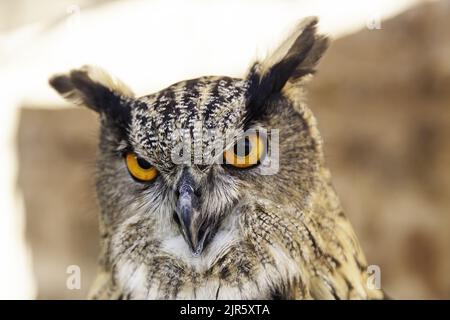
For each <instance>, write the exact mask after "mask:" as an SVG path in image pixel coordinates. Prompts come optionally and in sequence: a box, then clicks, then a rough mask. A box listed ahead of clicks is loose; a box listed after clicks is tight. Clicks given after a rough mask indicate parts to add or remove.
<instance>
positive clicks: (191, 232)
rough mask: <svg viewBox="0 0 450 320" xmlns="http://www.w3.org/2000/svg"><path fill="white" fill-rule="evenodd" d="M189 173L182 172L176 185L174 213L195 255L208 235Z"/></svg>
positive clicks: (206, 222) (200, 250)
mask: <svg viewBox="0 0 450 320" xmlns="http://www.w3.org/2000/svg"><path fill="white" fill-rule="evenodd" d="M194 188H195V185H194V181H193V179H192V177H191V176H190V175H189V173H186V172H184V173H183V176H182V177H181V179H180V183H179V185H178V188H177V189H178V190H177V194H178V199H177V205H176V210H175V211H176V214H177V217H178V221H179V224H180V228H181V232H182V234H183V237H184V239H185V240H186V242H187V243H188V244H189V246H190V248H191V250H192V253H193V254H194V255H195V256H198V255H200V254H201V253H202V252H203V249H204V245H205V242H206V240H207V238H208V237H209V235H210V231H211V229H210V226H209V223H208V221H206V220H205V219H204V218H202V217H201V214H200V210H199V207H200V206H199V198H198V196H197V194H196V193H195V190H194Z"/></svg>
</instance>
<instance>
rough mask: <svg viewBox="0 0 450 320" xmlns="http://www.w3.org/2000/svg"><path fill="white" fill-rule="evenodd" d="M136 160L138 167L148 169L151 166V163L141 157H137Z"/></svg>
mask: <svg viewBox="0 0 450 320" xmlns="http://www.w3.org/2000/svg"><path fill="white" fill-rule="evenodd" d="M136 160H137V163H138V165H139V167H141V168H142V169H150V168H151V167H152V165H151V164H150V163H148V162H147V161H145V160H144V159H142V158H137V159H136Z"/></svg>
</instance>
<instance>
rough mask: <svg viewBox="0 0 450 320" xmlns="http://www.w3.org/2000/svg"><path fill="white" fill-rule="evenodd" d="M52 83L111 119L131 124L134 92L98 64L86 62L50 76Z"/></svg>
mask: <svg viewBox="0 0 450 320" xmlns="http://www.w3.org/2000/svg"><path fill="white" fill-rule="evenodd" d="M49 83H50V85H51V86H52V87H53V88H54V89H55V90H56V91H58V93H59V94H61V96H63V97H64V98H65V99H67V100H69V101H71V102H73V103H75V104H78V105H84V106H86V107H88V108H90V109H92V110H94V111H96V112H98V113H100V114H102V115H105V116H106V117H107V118H108V119H109V120H112V121H113V122H115V123H117V124H120V125H125V126H126V125H128V123H129V118H130V102H131V101H132V100H133V97H134V94H133V92H132V91H131V90H130V89H129V88H128V87H127V86H126V85H125V84H124V83H123V82H121V81H120V80H118V79H116V78H113V77H112V76H110V75H109V74H108V73H107V72H105V71H104V70H102V69H100V68H98V67H92V66H83V67H82V68H80V69H74V70H71V71H70V72H69V73H67V74H57V75H54V76H53V77H51V78H50V80H49Z"/></svg>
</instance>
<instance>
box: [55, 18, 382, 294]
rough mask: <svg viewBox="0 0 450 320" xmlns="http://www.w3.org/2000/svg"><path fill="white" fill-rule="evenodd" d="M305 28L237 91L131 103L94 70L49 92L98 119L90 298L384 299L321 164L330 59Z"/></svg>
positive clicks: (305, 24) (217, 84)
mask: <svg viewBox="0 0 450 320" xmlns="http://www.w3.org/2000/svg"><path fill="white" fill-rule="evenodd" d="M317 23H318V20H317V18H315V17H309V18H305V19H303V20H302V21H301V22H300V23H299V24H298V25H297V26H296V28H294V31H293V32H292V33H291V35H290V36H288V37H287V38H286V39H285V40H284V41H283V42H282V43H281V45H280V46H279V47H278V48H277V49H276V50H275V51H274V52H273V53H272V54H270V55H268V57H267V58H265V59H263V60H262V61H258V62H255V63H254V64H253V65H251V67H250V68H249V69H248V70H249V71H248V72H247V74H246V75H245V76H244V77H243V78H241V79H239V78H232V77H227V76H205V77H201V78H197V79H192V80H186V81H182V82H178V83H176V84H173V85H171V86H169V87H168V88H166V89H164V90H162V91H160V92H157V93H153V94H149V95H146V96H142V97H135V96H134V94H133V93H132V91H131V90H130V89H129V88H128V87H127V86H126V85H125V84H124V83H122V82H121V81H119V80H117V79H116V78H113V77H112V76H110V75H108V74H107V73H106V72H105V71H103V70H101V69H99V68H96V67H91V66H84V67H82V68H80V69H75V70H71V71H70V72H68V73H66V74H57V75H55V76H53V77H51V79H50V81H49V82H50V85H51V86H52V87H53V88H54V89H55V90H56V91H57V92H59V93H60V94H61V95H62V96H63V97H64V98H66V99H68V100H69V101H71V102H74V103H76V104H79V105H84V106H86V107H88V108H90V109H92V110H94V111H95V112H97V113H98V114H99V120H100V137H99V151H98V159H97V165H96V190H97V195H98V200H99V204H100V208H101V213H100V235H101V236H100V243H101V252H100V258H99V271H98V275H97V278H96V280H95V282H94V284H93V286H92V290H91V293H90V298H92V299H378V298H383V292H382V291H381V290H379V289H378V288H372V287H371V286H370V285H369V284H370V283H369V275H368V273H367V270H366V269H367V264H366V260H365V257H364V254H363V252H362V250H361V247H360V245H359V243H358V240H357V238H356V236H355V233H354V232H353V229H352V227H351V225H350V223H349V221H348V219H347V218H346V216H345V215H344V212H343V210H342V208H341V205H340V203H339V200H338V197H337V195H336V193H335V191H334V189H333V186H332V183H331V176H330V172H329V170H328V169H327V167H326V164H325V161H324V154H323V150H322V140H321V137H320V135H319V132H318V129H317V125H316V121H315V118H314V116H313V115H312V113H311V111H310V110H309V109H308V108H307V106H306V105H305V99H304V96H305V94H304V91H305V83H306V82H307V81H308V80H309V79H310V78H311V77H312V75H313V73H314V71H315V66H316V64H317V63H318V61H319V59H320V57H321V56H322V54H323V53H324V51H325V50H326V49H327V47H328V39H327V38H326V37H325V36H324V35H321V34H319V33H318V32H317Z"/></svg>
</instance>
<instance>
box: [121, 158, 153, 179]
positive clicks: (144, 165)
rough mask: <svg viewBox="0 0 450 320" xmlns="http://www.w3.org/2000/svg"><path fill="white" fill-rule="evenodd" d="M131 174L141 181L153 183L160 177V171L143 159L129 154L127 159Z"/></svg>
mask: <svg viewBox="0 0 450 320" xmlns="http://www.w3.org/2000/svg"><path fill="white" fill-rule="evenodd" d="M125 163H126V164H127V168H128V171H129V172H130V174H131V175H132V176H133V177H135V178H136V179H137V180H140V181H147V182H148V181H152V180H154V179H155V178H156V176H157V175H158V170H156V168H155V167H154V166H152V165H151V164H150V163H148V162H147V161H145V160H144V159H142V158H138V157H137V156H136V155H135V154H134V153H131V152H130V153H127V155H126V157H125Z"/></svg>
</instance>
